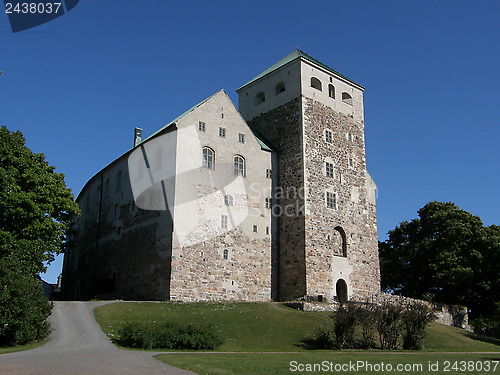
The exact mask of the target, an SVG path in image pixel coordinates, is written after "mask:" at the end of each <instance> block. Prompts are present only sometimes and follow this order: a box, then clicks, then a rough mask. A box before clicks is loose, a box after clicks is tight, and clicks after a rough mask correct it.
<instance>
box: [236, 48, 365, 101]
mask: <svg viewBox="0 0 500 375" xmlns="http://www.w3.org/2000/svg"><path fill="white" fill-rule="evenodd" d="M298 58H304V59H306V60H309V61H310V62H312V63H314V64H316V65H319V66H320V67H322V68H323V69H326V70H328V71H329V72H330V73H332V74H335V75H337V76H339V77H341V78H343V79H345V80H347V81H349V82H351V83H353V84H355V85H356V86H359V87H361V88H362V89H364V87H363V86H361V85H360V84H359V83H356V82H354V81H353V80H352V79H350V78H348V77H346V76H345V75H343V74H341V73H339V72H337V71H336V70H334V69H332V68H330V67H329V66H328V65H326V64H324V63H322V62H321V61H319V60H317V59H315V58H314V57H312V56H311V55H309V54H307V53H305V52H304V51H302V50H300V49H298V48H297V49H295V50H294V51H293V52H292V53H290V54H288V55H287V56H285V57H284V58H282V59H281V60H279V61H278V62H277V63H275V64H273V65H271V66H270V67H269V68H267V69H266V70H264V71H263V72H262V73H260V74H259V75H257V76H255V77H254V78H252V79H251V80H250V81H248V82H247V83H245V84H244V85H243V86H241V87H239V88H238V89H237V90H236V92H238V91H239V90H241V89H242V88H243V87H245V86H248V85H249V84H251V83H253V82H255V81H258V80H259V79H261V78H263V77H265V76H267V75H268V74H270V73H272V72H274V71H275V70H278V69H279V68H281V67H282V66H285V65H286V64H288V63H290V62H292V61H294V60H296V59H298Z"/></svg>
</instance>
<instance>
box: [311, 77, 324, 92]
mask: <svg viewBox="0 0 500 375" xmlns="http://www.w3.org/2000/svg"><path fill="white" fill-rule="evenodd" d="M311 87H312V88H315V89H316V90H319V91H323V87H322V85H321V81H320V80H319V79H317V78H316V77H312V78H311Z"/></svg>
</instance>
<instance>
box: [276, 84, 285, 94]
mask: <svg viewBox="0 0 500 375" xmlns="http://www.w3.org/2000/svg"><path fill="white" fill-rule="evenodd" d="M274 90H275V94H276V95H278V94H281V93H282V92H283V91H285V83H284V82H278V83H277V84H276V86H275V87H274Z"/></svg>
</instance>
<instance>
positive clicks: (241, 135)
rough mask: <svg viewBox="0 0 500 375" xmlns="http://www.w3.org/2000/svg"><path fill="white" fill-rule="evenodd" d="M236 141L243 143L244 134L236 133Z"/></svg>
mask: <svg viewBox="0 0 500 375" xmlns="http://www.w3.org/2000/svg"><path fill="white" fill-rule="evenodd" d="M238 142H240V143H245V134H243V133H239V134H238Z"/></svg>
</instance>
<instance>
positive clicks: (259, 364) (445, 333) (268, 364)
mask: <svg viewBox="0 0 500 375" xmlns="http://www.w3.org/2000/svg"><path fill="white" fill-rule="evenodd" d="M95 315H96V319H97V321H98V322H99V324H100V325H101V327H102V328H103V330H104V331H105V332H106V333H107V334H108V335H110V336H111V337H112V336H113V335H114V334H115V333H116V329H117V328H118V327H119V326H120V325H122V324H123V323H124V322H126V321H128V322H151V323H152V322H162V321H171V322H179V323H204V324H211V325H212V326H213V327H214V328H215V329H216V331H217V332H218V334H219V335H220V336H221V338H222V339H223V341H224V344H222V345H221V346H220V347H219V348H217V350H216V352H198V353H193V352H182V351H177V352H175V353H169V354H161V355H159V356H157V358H158V359H160V360H162V361H164V362H167V363H169V364H172V365H174V366H176V367H180V368H184V369H189V370H191V371H194V372H196V373H198V374H242V375H244V374H252V375H258V374H290V373H314V372H309V371H300V369H301V367H300V366H301V365H302V366H305V365H306V364H316V365H317V366H320V365H323V366H326V367H323V370H324V369H325V368H327V367H328V366H330V365H332V366H335V365H337V366H338V365H339V364H341V365H344V366H347V365H348V364H349V362H351V363H357V361H363V362H362V363H368V364H371V365H372V366H376V365H378V366H381V363H382V362H383V363H384V364H390V365H392V366H393V368H394V369H395V368H396V366H397V365H400V364H403V365H405V364H406V365H408V366H413V365H417V366H422V368H420V367H417V368H416V369H415V368H411V369H410V371H406V372H405V371H404V369H403V371H396V370H394V371H393V372H394V373H397V374H412V373H413V374H415V373H418V374H439V373H447V372H444V366H445V365H446V364H447V363H446V362H445V361H448V362H449V370H450V371H449V373H453V374H461V373H464V374H482V373H484V374H492V373H498V374H500V365H498V366H497V368H496V372H493V371H492V370H493V367H494V365H495V364H496V362H492V360H496V361H498V360H500V341H498V340H496V341H495V340H490V341H492V342H486V341H485V340H483V339H481V338H480V337H477V336H474V335H471V334H469V333H467V332H466V331H464V330H461V329H458V328H453V327H448V326H443V325H440V324H436V323H433V324H431V325H430V326H429V328H428V329H427V336H426V338H425V341H424V349H423V350H422V351H420V352H377V351H343V352H341V351H319V350H314V351H312V350H307V346H305V345H304V344H303V341H304V340H306V339H308V338H311V337H312V336H313V334H314V333H315V331H316V329H317V328H319V327H320V326H324V325H326V324H327V323H328V322H329V316H330V313H328V312H303V311H298V310H294V309H291V308H287V307H284V306H282V305H281V304H279V303H173V302H166V303H148V302H144V303H136V302H124V303H115V304H110V305H105V306H101V307H99V308H97V309H96V310H95ZM224 352H239V353H224ZM243 352H245V353H243ZM246 352H250V353H246ZM252 352H253V353H252ZM263 352H264V353H263ZM278 352H286V353H278ZM443 352H446V353H443ZM459 352H462V353H459ZM463 352H465V354H464V353H463ZM474 352H489V353H494V354H482V353H474ZM292 361H296V362H293V363H292ZM324 361H325V362H324ZM460 361H465V362H463V363H460ZM468 361H470V363H469V362H468ZM488 361H489V362H488ZM455 362H456V366H455V369H456V371H455V369H454V368H452V366H453V364H454V363H455ZM291 363H292V364H291ZM294 363H295V365H294ZM360 363H361V362H360ZM436 363H437V365H438V366H439V368H438V370H439V371H432V370H434V369H435V368H432V369H429V364H432V365H433V366H434V367H435V366H436ZM464 364H465V365H466V366H472V367H469V368H467V369H466V371H460V370H461V366H462V367H463V366H464ZM480 366H482V368H483V370H482V371H468V370H469V369H473V370H476V369H478V368H479V367H480ZM487 366H490V371H486V370H485V368H486V367H487ZM294 369H295V370H296V371H291V370H294ZM303 370H307V368H303ZM330 370H331V369H330V367H328V371H323V372H326V373H335V374H343V373H350V374H352V373H355V372H360V373H366V374H383V373H388V372H384V370H387V368H385V369H381V368H373V370H374V371H364V370H366V369H365V368H356V371H335V367H333V371H330ZM351 370H352V368H351ZM417 370H418V371H417ZM321 372H322V371H316V373H321ZM389 372H390V371H389Z"/></svg>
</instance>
